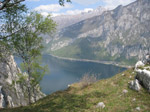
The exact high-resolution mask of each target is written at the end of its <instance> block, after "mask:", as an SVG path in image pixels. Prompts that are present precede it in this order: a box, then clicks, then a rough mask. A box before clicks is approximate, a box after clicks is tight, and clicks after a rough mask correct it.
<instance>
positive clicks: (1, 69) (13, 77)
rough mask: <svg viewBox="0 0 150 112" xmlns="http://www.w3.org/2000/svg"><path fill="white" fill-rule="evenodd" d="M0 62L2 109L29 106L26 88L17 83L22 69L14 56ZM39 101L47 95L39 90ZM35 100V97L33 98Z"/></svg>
mask: <svg viewBox="0 0 150 112" xmlns="http://www.w3.org/2000/svg"><path fill="white" fill-rule="evenodd" d="M6 56H7V55H5V58H3V59H1V60H0V108H5V107H18V106H25V105H27V104H28V97H27V94H26V93H24V90H25V89H26V87H25V86H24V85H20V84H19V83H17V80H18V75H17V74H18V73H21V71H20V69H19V68H18V67H17V64H16V63H15V61H14V58H13V56H7V57H6ZM36 94H37V99H40V98H42V97H44V96H45V95H44V94H43V93H42V92H41V91H40V90H39V88H37V90H36ZM32 99H33V97H32Z"/></svg>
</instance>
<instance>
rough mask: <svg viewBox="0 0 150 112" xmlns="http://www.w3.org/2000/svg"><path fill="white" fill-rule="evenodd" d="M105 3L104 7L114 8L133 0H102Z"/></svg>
mask: <svg viewBox="0 0 150 112" xmlns="http://www.w3.org/2000/svg"><path fill="white" fill-rule="evenodd" d="M102 1H103V2H104V3H105V8H108V9H114V8H116V7H117V6H118V5H127V4H129V3H131V2H134V1H135V0H102Z"/></svg>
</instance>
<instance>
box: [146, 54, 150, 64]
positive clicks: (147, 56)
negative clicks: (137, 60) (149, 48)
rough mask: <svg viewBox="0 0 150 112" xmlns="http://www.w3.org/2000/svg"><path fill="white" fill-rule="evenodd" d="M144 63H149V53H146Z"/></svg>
mask: <svg viewBox="0 0 150 112" xmlns="http://www.w3.org/2000/svg"><path fill="white" fill-rule="evenodd" d="M145 64H150V54H147V55H146V60H145Z"/></svg>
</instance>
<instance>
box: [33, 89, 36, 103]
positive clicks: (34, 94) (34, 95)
mask: <svg viewBox="0 0 150 112" xmlns="http://www.w3.org/2000/svg"><path fill="white" fill-rule="evenodd" d="M33 97H34V102H36V92H35V89H34V87H33Z"/></svg>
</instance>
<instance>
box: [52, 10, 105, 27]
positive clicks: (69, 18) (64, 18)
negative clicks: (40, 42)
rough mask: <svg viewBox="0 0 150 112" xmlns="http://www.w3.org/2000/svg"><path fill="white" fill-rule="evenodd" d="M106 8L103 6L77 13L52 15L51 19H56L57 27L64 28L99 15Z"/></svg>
mask: <svg viewBox="0 0 150 112" xmlns="http://www.w3.org/2000/svg"><path fill="white" fill-rule="evenodd" d="M105 10H106V9H105V8H103V7H98V8H97V9H94V10H89V11H86V12H84V11H83V12H81V13H79V14H73V15H60V16H56V17H53V20H54V21H56V23H57V24H58V27H57V28H58V29H62V28H65V27H67V26H70V25H73V24H75V23H78V22H80V21H82V20H85V19H88V18H91V17H94V16H98V15H101V14H102V13H103V12H104V11H105Z"/></svg>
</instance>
